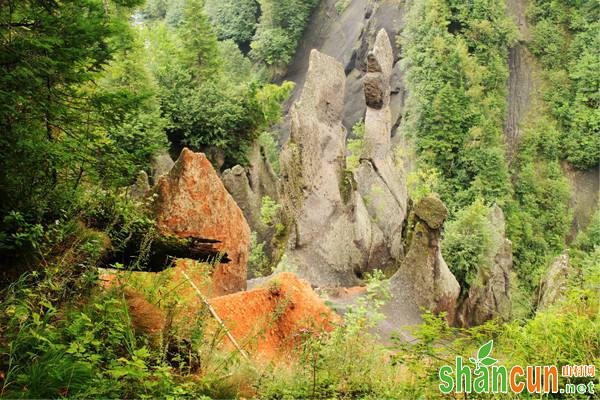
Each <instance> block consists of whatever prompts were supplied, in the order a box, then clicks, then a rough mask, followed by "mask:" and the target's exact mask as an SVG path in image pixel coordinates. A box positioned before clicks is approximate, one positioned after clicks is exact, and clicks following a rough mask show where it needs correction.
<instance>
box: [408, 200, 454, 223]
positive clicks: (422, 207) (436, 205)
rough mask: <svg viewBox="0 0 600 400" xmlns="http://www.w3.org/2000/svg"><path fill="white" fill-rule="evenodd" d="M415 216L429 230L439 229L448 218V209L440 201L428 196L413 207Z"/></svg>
mask: <svg viewBox="0 0 600 400" xmlns="http://www.w3.org/2000/svg"><path fill="white" fill-rule="evenodd" d="M414 212H415V215H416V216H417V217H419V218H420V219H422V220H423V221H424V222H425V223H426V224H427V226H428V227H430V228H431V229H440V228H441V227H442V225H443V224H444V221H446V218H448V209H447V208H446V206H445V205H444V203H442V201H441V200H440V199H438V198H437V197H433V196H428V197H425V198H423V199H421V201H419V202H418V203H417V204H416V205H415V209H414Z"/></svg>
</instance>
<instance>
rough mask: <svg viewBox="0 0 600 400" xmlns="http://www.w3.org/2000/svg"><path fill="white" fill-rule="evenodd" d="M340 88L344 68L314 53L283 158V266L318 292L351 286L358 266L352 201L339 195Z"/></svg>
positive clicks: (341, 143)
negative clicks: (286, 229)
mask: <svg viewBox="0 0 600 400" xmlns="http://www.w3.org/2000/svg"><path fill="white" fill-rule="evenodd" d="M344 86H345V75H344V69H343V67H342V65H341V64H340V63H339V62H337V61H336V60H335V59H333V58H332V57H329V56H327V55H325V54H322V53H320V52H318V51H316V50H313V51H312V52H311V57H310V64H309V69H308V73H307V77H306V82H305V85H304V88H303V90H302V95H301V96H300V98H299V100H298V101H297V102H296V103H295V104H294V106H293V107H292V109H291V111H290V117H291V135H290V140H289V142H288V143H287V144H286V145H285V146H284V148H283V150H282V153H281V169H282V190H281V194H282V204H283V207H284V212H285V214H286V216H287V218H288V220H289V221H290V225H291V226H290V235H289V240H288V248H287V250H286V256H287V261H288V262H289V263H290V264H291V265H293V268H294V270H295V271H297V273H298V274H299V275H300V276H301V277H303V278H305V279H307V280H309V281H310V282H311V283H312V284H313V285H316V286H337V285H348V286H351V285H353V284H355V283H356V282H357V278H356V275H355V273H354V271H355V270H356V269H357V268H359V267H360V266H361V263H362V262H361V261H362V254H363V249H360V248H358V245H357V243H356V242H355V240H354V239H355V237H354V229H353V224H352V220H353V218H354V216H353V210H352V206H351V205H352V199H348V198H344V196H343V194H342V183H343V179H342V177H343V176H344V169H345V139H346V137H345V136H346V132H345V129H344V128H343V126H342V124H341V121H342V111H343V98H344ZM350 196H351V193H350Z"/></svg>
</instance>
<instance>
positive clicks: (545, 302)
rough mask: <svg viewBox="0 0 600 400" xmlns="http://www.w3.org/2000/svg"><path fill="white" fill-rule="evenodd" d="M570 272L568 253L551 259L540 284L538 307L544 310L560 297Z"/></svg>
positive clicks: (564, 289)
mask: <svg viewBox="0 0 600 400" xmlns="http://www.w3.org/2000/svg"><path fill="white" fill-rule="evenodd" d="M570 272H571V268H570V265H569V256H568V254H561V255H560V256H558V257H556V258H555V259H554V260H553V261H552V263H551V264H550V267H549V268H548V271H547V272H546V275H545V276H544V278H543V280H542V284H541V285H540V294H539V300H538V309H540V310H544V309H546V308H548V307H550V306H551V305H552V304H554V303H556V302H557V301H558V300H560V299H561V297H562V296H563V295H564V293H565V291H566V289H567V280H568V277H569V273H570Z"/></svg>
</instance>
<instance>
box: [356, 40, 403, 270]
mask: <svg viewBox="0 0 600 400" xmlns="http://www.w3.org/2000/svg"><path fill="white" fill-rule="evenodd" d="M367 58H368V64H367V68H368V69H367V71H368V72H367V74H366V75H365V78H364V91H365V98H366V102H367V111H366V115H365V137H364V144H363V151H362V154H361V156H360V166H359V167H358V170H357V171H356V182H357V187H358V192H359V193H360V195H361V197H362V199H363V200H364V202H365V205H366V207H367V210H368V212H369V215H370V217H371V220H372V221H373V222H374V224H373V225H374V226H373V229H379V230H380V231H381V232H382V236H383V241H384V242H385V247H386V251H387V252H388V253H389V257H388V258H387V259H381V260H378V263H379V264H380V265H379V268H383V267H385V265H386V264H390V263H393V262H394V261H398V260H400V259H401V257H402V255H403V254H402V253H403V251H402V227H403V224H404V220H405V218H406V210H407V202H408V194H407V191H406V182H405V180H404V176H403V173H402V168H401V167H398V166H397V165H396V164H395V162H394V160H393V157H392V152H391V143H390V138H391V130H392V120H391V113H390V76H391V73H392V64H393V55H392V47H391V44H390V40H389V38H388V35H387V33H386V32H385V31H384V30H383V29H382V30H381V31H379V33H378V34H377V39H376V40H375V45H374V47H373V51H372V52H371V53H369V55H368V56H367Z"/></svg>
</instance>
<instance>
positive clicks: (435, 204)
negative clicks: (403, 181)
mask: <svg viewBox="0 0 600 400" xmlns="http://www.w3.org/2000/svg"><path fill="white" fill-rule="evenodd" d="M447 217H448V210H447V209H446V206H444V204H443V203H442V201H441V200H439V199H438V198H436V197H426V198H424V199H422V200H420V201H419V202H418V203H417V204H416V205H415V207H414V210H413V218H414V230H413V233H412V238H411V240H410V245H409V248H408V251H407V253H406V257H405V258H404V261H403V262H402V264H401V265H400V268H399V269H398V271H397V272H396V273H395V274H394V275H393V276H392V278H391V280H390V291H391V293H392V300H391V302H390V303H389V304H387V305H386V306H385V308H384V313H385V314H386V315H388V316H389V318H390V319H391V320H394V319H404V321H406V322H405V324H410V323H415V322H418V318H419V317H418V316H419V314H420V308H421V307H424V308H427V309H429V310H432V311H433V312H436V313H437V312H442V311H445V312H447V320H448V321H449V322H452V321H453V320H454V311H455V307H456V300H457V299H458V296H459V294H460V286H459V284H458V281H457V280H456V278H455V277H454V275H452V272H450V270H449V269H448V266H447V265H446V262H445V261H444V259H443V258H442V252H441V248H440V239H441V228H442V226H443V223H444V221H445V220H446V218H447ZM404 321H400V324H402V323H403V322H404ZM397 328H398V327H396V329H397Z"/></svg>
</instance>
